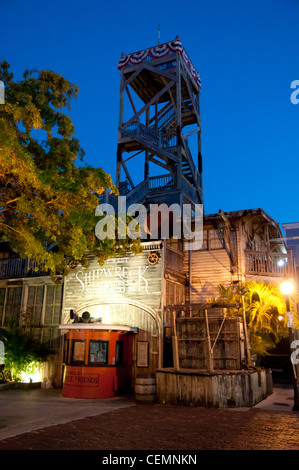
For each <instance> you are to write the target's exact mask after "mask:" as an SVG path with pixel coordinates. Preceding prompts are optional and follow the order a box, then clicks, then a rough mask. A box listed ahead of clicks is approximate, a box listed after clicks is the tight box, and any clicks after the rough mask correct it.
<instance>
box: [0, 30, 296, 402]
mask: <svg viewBox="0 0 299 470" xmlns="http://www.w3.org/2000/svg"><path fill="white" fill-rule="evenodd" d="M119 70H120V76H121V77H120V78H121V80H120V104H119V106H120V108H119V127H118V146H117V172H116V185H117V187H118V189H119V193H120V195H121V196H126V206H127V208H128V207H129V206H130V205H132V204H136V203H137V204H138V203H139V204H144V205H145V207H147V208H149V207H150V204H160V203H166V204H168V205H171V204H173V203H176V204H178V205H179V206H180V207H182V206H183V204H189V205H190V206H192V208H193V209H194V207H195V206H196V205H201V204H202V203H203V195H202V155H201V123H200V106H199V95H200V79H199V75H198V73H197V71H196V69H195V68H194V66H193V64H192V62H191V60H190V59H189V57H188V55H187V53H186V51H185V50H184V48H183V46H182V44H181V41H180V40H179V38H178V37H177V38H176V39H175V40H174V41H171V42H169V43H165V44H162V45H159V46H155V47H153V48H150V49H146V50H143V51H139V52H135V53H132V54H123V55H122V57H121V60H120V63H119ZM126 102H127V104H128V105H129V109H127V108H126V107H125V104H126ZM138 107H139V108H138ZM191 138H193V139H195V141H196V144H197V155H196V157H197V158H196V160H197V161H196V163H195V162H194V159H193V157H192V154H191V150H190V147H189V144H188V141H189V139H191ZM137 161H138V162H142V166H143V168H142V174H141V178H140V179H139V181H137V182H136V181H134V178H133V176H135V174H137V171H135V170H136V167H137V164H136V163H137ZM130 165H133V171H132V170H130ZM161 168H162V169H163V173H162V174H160V172H161ZM123 173H124V176H125V180H123V179H122V178H123V175H122V174H123ZM101 202H106V203H108V202H109V203H111V204H112V205H113V206H114V207H117V204H118V199H117V197H116V196H114V195H111V194H109V193H108V192H106V193H105V195H104V196H103V199H102V201H101ZM2 246H3V249H2V253H1V255H0V256H1V259H0V314H1V316H0V318H1V324H2V325H4V326H7V324H8V319H9V317H10V316H13V317H14V318H16V319H17V321H19V323H20V324H23V323H25V324H26V325H27V326H26V327H27V328H28V329H29V330H30V332H31V334H32V336H33V337H34V338H36V339H38V340H39V341H40V343H41V344H42V345H43V346H44V347H45V348H46V349H48V350H49V352H50V354H49V360H48V362H47V364H46V368H45V370H44V376H43V379H44V380H45V381H50V382H51V383H52V384H53V385H54V386H58V387H59V386H60V387H61V386H63V387H64V393H65V395H66V396H73V397H84V398H101V397H104V396H105V397H106V396H114V395H115V394H118V393H121V392H123V391H128V390H131V391H132V390H134V388H135V384H136V380H138V378H142V377H143V376H151V375H155V374H156V371H157V370H160V371H161V370H162V369H163V368H167V367H171V366H173V361H174V358H173V336H174V335H175V330H176V326H177V323H176V320H177V319H178V318H185V319H188V318H189V319H192V317H195V316H197V317H198V316H200V315H201V314H202V315H203V314H204V313H203V310H202V305H203V304H205V303H206V302H207V301H208V300H209V299H210V298H211V297H213V296H216V295H217V294H218V291H217V285H218V284H220V283H221V284H224V285H226V286H228V285H230V284H231V283H235V284H241V283H243V282H244V281H248V280H256V281H258V280H263V281H275V282H276V281H279V280H281V279H282V276H283V274H285V273H286V274H288V275H292V272H293V271H292V269H293V267H292V258H291V255H290V253H289V251H288V250H286V246H285V244H284V242H283V241H282V240H281V232H280V228H279V225H278V224H277V223H276V222H275V221H274V220H273V219H272V218H271V217H270V216H269V215H268V214H266V213H265V212H264V211H263V210H262V209H251V210H242V211H235V212H226V213H223V212H222V211H219V213H217V214H211V215H208V214H206V215H205V216H204V219H203V244H202V246H201V247H200V248H198V249H196V250H187V249H186V248H185V246H184V243H183V240H178V239H176V238H174V237H171V236H169V238H167V239H163V238H161V239H155V240H152V239H148V240H144V241H143V242H142V246H143V253H142V254H139V255H133V254H131V253H128V254H127V256H123V257H114V258H111V259H109V260H108V261H107V262H106V263H105V264H104V265H103V266H100V265H99V264H98V262H97V260H96V259H95V258H92V257H89V259H88V267H87V268H83V267H82V266H80V265H79V266H77V267H76V268H75V269H74V270H72V271H71V273H70V274H69V275H68V276H66V277H64V278H62V277H61V280H60V283H57V284H54V282H53V281H52V280H51V278H50V277H49V276H48V273H47V272H44V271H43V268H42V266H41V267H37V268H38V269H34V268H36V264H35V263H34V262H33V261H31V260H20V259H18V258H14V255H13V254H12V253H11V252H10V250H9V249H8V248H6V247H5V245H4V244H3V245H2ZM181 323H183V321H181ZM179 324H180V321H179V322H178V326H179ZM215 325H216V323H215ZM232 325H233V328H234V331H233V332H232V334H234V335H235V333H236V332H238V335H239V336H238V338H237V339H236V337H235V336H234V341H236V342H237V343H238V347H237V349H238V351H240V357H238V358H235V359H236V360H235V362H234V364H235V365H234V366H232V365H231V364H232V362H231V363H230V366H229V367H236V368H240V367H241V366H240V364H241V359H242V358H241V354H243V352H242V351H243V350H244V348H242V347H240V344H239V339H240V335H241V333H240V331H241V329H242V328H241V326H240V324H239V323H238V324H235V323H234V324H233V323H232ZM201 327H202V325H200V328H201ZM207 327H208V323H206V328H207ZM201 331H204V330H203V329H201ZM205 331H207V330H205ZM214 333H215V338H216V339H217V337H218V335H217V332H216V331H215V332H214ZM205 336H206V334H205ZM241 346H242V345H241ZM184 351H186V349H185V350H184ZM199 363H200V364H206V363H207V361H206V358H202V361H201V362H198V361H197V362H196V364H197V367H198V364H199ZM188 364H189V363H188ZM218 364H219V367H220V368H221V367H223V368H224V369H225V368H226V367H228V366H227V362H226V361H225V360H224V359H223V360H222V359H221V361H220V360H219V362H218ZM220 364H222V365H220ZM202 367H206V365H203V366H202Z"/></svg>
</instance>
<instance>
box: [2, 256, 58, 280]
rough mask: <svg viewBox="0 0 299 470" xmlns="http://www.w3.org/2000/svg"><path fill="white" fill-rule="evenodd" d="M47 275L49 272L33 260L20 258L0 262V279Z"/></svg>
mask: <svg viewBox="0 0 299 470" xmlns="http://www.w3.org/2000/svg"><path fill="white" fill-rule="evenodd" d="M48 274H49V271H47V270H45V269H44V268H43V266H42V265H41V264H40V263H38V262H37V261H35V260H31V259H20V258H16V259H12V258H7V259H1V260H0V279H9V278H15V277H18V278H19V277H34V276H47V275H48Z"/></svg>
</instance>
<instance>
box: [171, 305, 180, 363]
mask: <svg viewBox="0 0 299 470" xmlns="http://www.w3.org/2000/svg"><path fill="white" fill-rule="evenodd" d="M172 315H173V317H172V318H173V335H172V355H173V368H174V369H175V370H179V369H180V361H179V349H178V337H177V331H176V311H174V312H173V313H172Z"/></svg>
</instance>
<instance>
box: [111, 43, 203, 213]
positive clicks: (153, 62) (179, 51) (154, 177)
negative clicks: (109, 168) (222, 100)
mask: <svg viewBox="0 0 299 470" xmlns="http://www.w3.org/2000/svg"><path fill="white" fill-rule="evenodd" d="M118 68H119V70H120V75H121V80H120V103H119V131H118V146H117V169H116V186H117V187H118V189H119V193H120V195H126V198H127V199H126V201H127V207H128V206H129V205H130V204H135V203H141V204H144V205H148V204H157V203H158V204H160V203H165V204H168V205H170V204H173V203H176V204H180V205H182V204H192V205H194V204H202V203H203V197H202V157H201V125H200V107H199V96H200V78H199V74H198V72H197V71H196V70H195V68H194V66H193V64H192V62H191V61H190V59H189V57H188V55H187V53H186V52H185V49H184V48H183V46H182V43H181V41H180V39H179V37H178V36H177V37H176V39H175V40H174V41H171V42H167V43H164V44H161V45H158V46H155V47H152V48H149V49H145V50H142V51H139V52H135V53H131V54H127V55H126V54H122V56H121V59H120V62H119V66H118ZM191 136H192V139H195V148H197V165H196V164H195V162H194V160H193V157H192V154H191V150H190V147H189V138H191ZM193 142H194V140H193ZM195 151H196V150H195ZM132 164H133V171H132V170H130V169H129V166H130V165H132ZM137 168H139V169H141V173H140V175H139V181H138V182H136V181H134V179H136V175H137Z"/></svg>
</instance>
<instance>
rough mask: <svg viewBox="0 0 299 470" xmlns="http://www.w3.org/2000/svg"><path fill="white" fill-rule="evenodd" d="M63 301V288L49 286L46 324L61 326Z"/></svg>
mask: <svg viewBox="0 0 299 470" xmlns="http://www.w3.org/2000/svg"><path fill="white" fill-rule="evenodd" d="M61 301H62V286H61V285H55V286H50V285H48V286H47V295H46V306H45V320H44V324H45V325H47V326H50V325H59V320H60V312H61Z"/></svg>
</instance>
